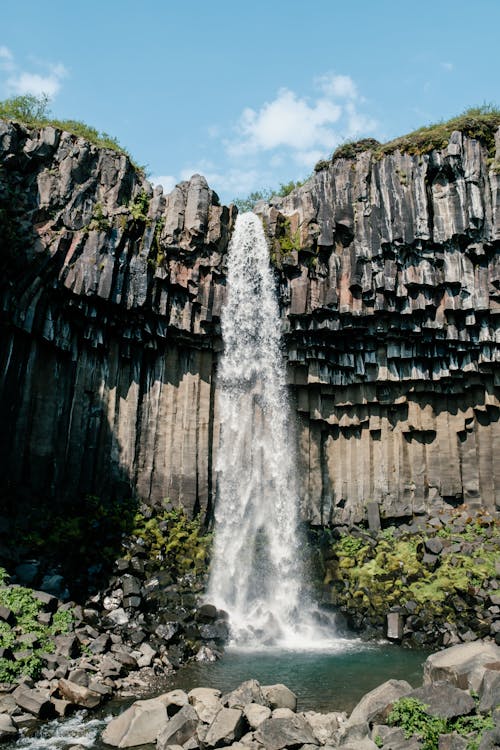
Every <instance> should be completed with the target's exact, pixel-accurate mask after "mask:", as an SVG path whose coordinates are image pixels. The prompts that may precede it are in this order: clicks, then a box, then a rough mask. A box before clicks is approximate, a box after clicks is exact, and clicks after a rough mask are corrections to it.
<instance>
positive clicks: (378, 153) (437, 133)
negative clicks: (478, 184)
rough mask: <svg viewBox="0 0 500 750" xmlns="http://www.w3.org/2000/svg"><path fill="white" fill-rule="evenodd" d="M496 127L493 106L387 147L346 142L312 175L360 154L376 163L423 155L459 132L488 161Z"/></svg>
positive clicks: (499, 114) (499, 120) (498, 117)
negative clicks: (476, 142) (369, 155)
mask: <svg viewBox="0 0 500 750" xmlns="http://www.w3.org/2000/svg"><path fill="white" fill-rule="evenodd" d="M499 127H500V108H498V107H497V106H495V105H493V104H483V105H482V106H481V107H471V108H470V109H466V110H465V112H463V113H462V114H461V115H459V116H458V117H453V118H452V119H451V120H446V121H445V122H437V123H433V124H432V125H424V126H423V127H421V128H418V129H417V130H414V131H413V132H412V133H408V134H407V135H403V136H400V137H399V138H395V139H393V140H392V141H388V143H379V142H378V141H376V140H374V139H373V138H363V139H362V140H359V141H348V142H346V143H343V144H341V145H340V146H339V147H338V148H337V149H336V150H335V151H334V152H333V155H332V157H331V159H329V160H326V159H324V160H321V161H319V162H318V163H317V164H316V166H315V171H316V172H320V171H321V170H323V169H326V168H327V167H328V166H329V165H330V164H331V163H332V162H335V161H337V160H338V159H354V158H356V156H357V155H358V154H360V153H362V152H364V151H371V152H372V154H373V156H374V158H376V159H380V158H382V157H383V156H385V155H386V154H392V153H394V151H401V152H403V153H407V154H427V153H429V152H430V151H432V150H433V149H440V148H445V147H446V146H447V145H448V143H449V140H450V137H451V134H452V133H453V132H454V131H460V132H461V133H463V134H464V135H466V136H468V137H469V138H475V139H477V140H479V141H481V143H483V144H484V145H485V146H486V148H487V149H488V154H489V156H490V158H492V159H493V158H494V156H495V132H496V131H497V130H498V128H499Z"/></svg>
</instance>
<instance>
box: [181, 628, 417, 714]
mask: <svg viewBox="0 0 500 750" xmlns="http://www.w3.org/2000/svg"><path fill="white" fill-rule="evenodd" d="M347 643H348V642H347ZM351 644H352V645H351V646H347V648H345V649H339V650H337V651H333V652H331V653H328V652H327V653H324V652H323V653H321V652H311V651H305V652H298V651H277V650H276V651H275V650H272V649H268V650H265V651H264V650H263V651H246V652H245V651H236V650H231V649H229V650H228V651H226V653H225V654H224V657H223V658H222V659H221V660H220V661H218V662H215V663H213V664H198V663H196V662H195V663H193V664H189V665H188V666H187V667H185V668H184V669H182V670H181V671H180V672H178V673H177V674H176V675H175V677H174V678H172V680H171V681H169V685H171V686H172V687H179V688H184V689H186V690H190V689H191V688H193V687H197V686H203V687H214V688H219V690H222V691H223V692H227V691H229V690H232V689H234V688H235V687H237V686H238V685H239V684H240V683H241V682H243V681H244V680H249V679H251V678H255V679H256V680H258V681H259V682H260V683H261V684H263V685H269V684H273V683H276V682H282V683H283V684H285V685H286V686H287V687H289V688H290V689H291V690H293V691H294V692H295V693H296V694H297V696H298V699H299V706H298V709H299V711H306V710H317V711H329V710H334V709H335V710H341V711H350V710H351V709H352V708H353V707H354V706H355V705H356V703H357V702H358V701H359V699H360V698H361V697H362V696H363V695H364V694H365V693H367V692H368V691H369V690H372V689H373V688H374V687H377V685H380V684H381V683H382V682H385V680H388V679H390V678H395V679H399V680H407V681H408V682H409V683H410V684H411V685H413V686H414V687H416V686H417V685H418V684H420V682H421V681H422V665H423V662H424V661H425V658H426V657H427V652H423V651H414V650H410V649H405V648H401V647H400V646H396V645H392V644H390V643H383V642H381V643H366V642H365V643H363V642H362V641H357V642H351Z"/></svg>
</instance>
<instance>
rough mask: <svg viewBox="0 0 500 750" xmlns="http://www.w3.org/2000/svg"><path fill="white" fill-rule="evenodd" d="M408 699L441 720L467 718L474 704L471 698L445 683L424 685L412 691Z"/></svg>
mask: <svg viewBox="0 0 500 750" xmlns="http://www.w3.org/2000/svg"><path fill="white" fill-rule="evenodd" d="M408 697H409V698H416V699H417V700H419V701H422V703H424V704H425V705H426V706H427V709H426V711H427V713H428V714H430V715H431V716H439V717H440V718H442V719H454V718H456V717H457V716H467V714H470V713H472V711H474V709H475V707H476V704H475V702H474V699H473V698H472V696H471V695H470V694H469V693H467V692H466V691H465V690H460V688H456V687H454V686H453V685H450V684H449V683H447V682H441V683H439V682H437V683H434V684H433V685H424V686H423V687H421V688H417V690H413V691H412V692H411V693H410V694H409V696H408Z"/></svg>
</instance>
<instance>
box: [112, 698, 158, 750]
mask: <svg viewBox="0 0 500 750" xmlns="http://www.w3.org/2000/svg"><path fill="white" fill-rule="evenodd" d="M167 721H168V717H167V709H166V707H165V704H164V703H162V701H159V700H157V699H155V698H153V699H151V700H143V701H136V702H135V703H133V704H132V705H131V706H130V708H128V709H127V710H126V711H124V712H123V713H122V714H120V715H119V716H117V717H116V718H115V719H112V720H111V721H110V722H109V724H108V726H107V727H106V729H105V730H104V732H103V733H102V739H103V741H104V742H106V743H107V744H108V745H112V746H113V747H134V746H135V745H146V744H148V743H153V742H155V741H156V737H157V735H158V733H159V732H160V730H161V729H162V727H164V726H165V724H166V723H167Z"/></svg>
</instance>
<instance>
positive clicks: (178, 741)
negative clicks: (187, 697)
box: [156, 705, 198, 750]
mask: <svg viewBox="0 0 500 750" xmlns="http://www.w3.org/2000/svg"><path fill="white" fill-rule="evenodd" d="M197 726H198V714H197V713H196V711H195V710H194V708H193V707H192V706H190V705H187V706H183V707H182V708H181V709H180V711H178V713H176V714H175V716H173V717H172V718H171V719H169V720H168V721H167V723H166V724H165V725H164V726H163V727H162V728H161V729H160V731H159V732H158V736H157V738H156V748H157V750H166V748H167V747H169V746H170V745H184V743H186V742H187V741H188V740H189V739H191V737H192V736H193V735H194V733H195V732H196V727H197Z"/></svg>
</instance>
